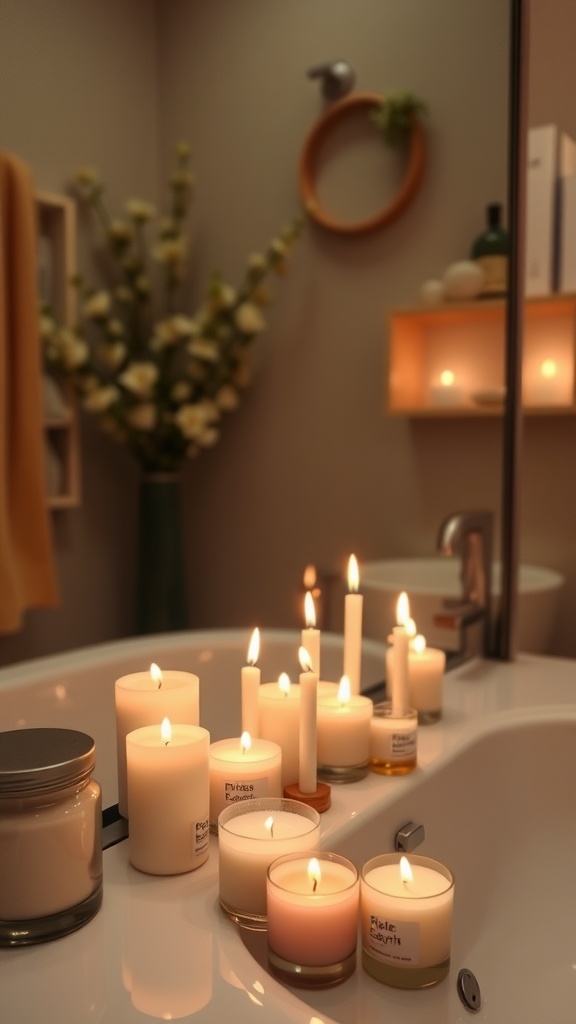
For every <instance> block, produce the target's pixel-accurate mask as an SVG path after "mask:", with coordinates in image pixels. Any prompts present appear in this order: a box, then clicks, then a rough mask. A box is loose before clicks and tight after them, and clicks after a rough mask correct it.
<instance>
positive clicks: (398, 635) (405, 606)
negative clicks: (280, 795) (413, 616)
mask: <svg viewBox="0 0 576 1024" xmlns="http://www.w3.org/2000/svg"><path fill="white" fill-rule="evenodd" d="M409 617H410V606H409V603H408V596H407V594H406V593H405V591H402V593H401V594H400V596H399V598H398V602H397V605H396V621H397V623H398V624H397V625H396V626H394V628H393V630H392V653H391V660H390V661H389V662H388V660H387V664H389V667H390V670H391V677H390V678H389V680H388V692H389V696H390V697H391V700H392V707H393V711H394V715H395V717H396V718H401V717H402V715H403V714H404V712H405V711H406V709H407V708H408V645H409V641H410V638H409V635H408V630H407V628H406V623H407V622H408V619H409Z"/></svg>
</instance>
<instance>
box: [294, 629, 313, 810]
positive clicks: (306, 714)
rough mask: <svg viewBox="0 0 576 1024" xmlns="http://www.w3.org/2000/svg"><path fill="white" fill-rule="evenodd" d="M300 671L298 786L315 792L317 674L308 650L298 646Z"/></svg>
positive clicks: (303, 789)
mask: <svg viewBox="0 0 576 1024" xmlns="http://www.w3.org/2000/svg"><path fill="white" fill-rule="evenodd" d="M298 656H299V658H300V666H301V668H302V672H301V674H300V731H299V760H298V772H299V774H298V787H299V789H300V792H301V793H307V794H310V793H315V792H316V786H317V780H316V764H317V761H316V730H317V726H316V719H317V695H318V676H317V674H316V672H314V671H313V665H312V660H311V658H310V654H309V652H308V651H307V650H306V649H305V648H304V647H300V650H299V652H298Z"/></svg>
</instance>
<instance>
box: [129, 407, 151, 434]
mask: <svg viewBox="0 0 576 1024" xmlns="http://www.w3.org/2000/svg"><path fill="white" fill-rule="evenodd" d="M157 417H158V411H157V409H156V406H155V405H154V404H153V403H152V402H140V403H139V404H138V405H135V406H134V408H133V409H130V411H129V413H128V414H127V416H126V419H127V421H128V423H129V424H130V426H131V427H134V428H135V429H136V430H154V427H155V426H156V420H157Z"/></svg>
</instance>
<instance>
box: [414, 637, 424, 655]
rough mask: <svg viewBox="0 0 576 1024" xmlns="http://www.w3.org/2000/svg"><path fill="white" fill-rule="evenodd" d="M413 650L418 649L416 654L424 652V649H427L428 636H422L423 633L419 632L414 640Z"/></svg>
mask: <svg viewBox="0 0 576 1024" xmlns="http://www.w3.org/2000/svg"><path fill="white" fill-rule="evenodd" d="M412 650H413V651H416V654H422V651H425V650H426V637H425V636H422V633H418V634H417V636H415V637H414V639H413V641H412Z"/></svg>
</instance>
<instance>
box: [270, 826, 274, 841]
mask: <svg viewBox="0 0 576 1024" xmlns="http://www.w3.org/2000/svg"><path fill="white" fill-rule="evenodd" d="M270 839H274V825H273V824H272V825H270Z"/></svg>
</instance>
